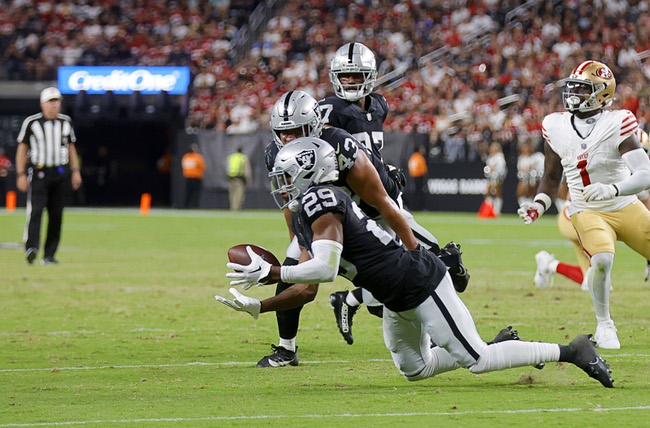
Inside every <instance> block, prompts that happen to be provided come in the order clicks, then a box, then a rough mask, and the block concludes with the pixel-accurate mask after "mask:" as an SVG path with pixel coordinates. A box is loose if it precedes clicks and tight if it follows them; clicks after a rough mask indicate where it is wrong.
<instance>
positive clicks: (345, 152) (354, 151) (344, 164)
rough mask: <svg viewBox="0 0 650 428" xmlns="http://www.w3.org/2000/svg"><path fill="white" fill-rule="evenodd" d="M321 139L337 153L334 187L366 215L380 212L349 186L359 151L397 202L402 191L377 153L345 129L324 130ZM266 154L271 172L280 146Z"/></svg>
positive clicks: (372, 216)
mask: <svg viewBox="0 0 650 428" xmlns="http://www.w3.org/2000/svg"><path fill="white" fill-rule="evenodd" d="M320 138H321V139H322V140H324V141H326V142H327V143H329V144H330V145H331V146H332V147H333V148H334V151H335V152H336V157H337V160H338V167H339V179H338V180H337V181H336V182H335V183H334V185H335V186H338V187H343V188H344V189H345V190H346V192H347V193H348V194H349V195H350V196H352V197H353V198H354V200H355V201H356V202H357V203H358V204H359V206H360V207H361V209H362V210H363V212H364V213H366V214H367V215H368V217H370V218H377V217H378V216H379V212H378V211H377V210H376V209H375V208H373V207H372V206H371V205H368V204H367V203H365V202H363V201H362V200H361V199H360V198H359V197H358V196H357V195H355V194H354V192H352V189H350V187H349V186H348V184H347V181H348V174H349V172H350V170H351V169H352V167H353V166H354V163H355V162H356V160H357V155H358V151H359V150H363V151H364V152H365V153H366V155H367V156H368V159H370V162H372V164H373V166H374V167H375V169H376V170H377V173H378V174H379V179H380V180H381V183H382V184H383V186H384V189H385V190H386V193H387V194H388V196H389V197H390V198H392V199H393V200H394V201H397V198H398V196H399V194H400V190H399V188H398V187H397V184H396V183H395V181H394V180H392V179H391V178H390V177H389V176H388V172H387V171H386V166H385V165H384V163H383V162H382V160H381V158H379V157H378V156H377V155H376V154H375V153H373V152H370V151H369V150H368V149H366V147H364V146H363V145H362V144H361V143H360V142H359V141H357V140H356V139H355V138H354V137H353V136H352V135H350V133H349V132H347V131H345V130H343V129H339V128H335V127H328V128H324V129H323V131H322V133H321V136H320ZM264 152H265V156H264V157H265V159H266V168H267V169H268V170H269V172H270V171H271V170H273V164H274V162H275V157H276V156H277V154H278V152H279V149H278V146H277V145H276V144H275V143H271V144H269V145H268V146H267V147H266V149H265V151H264Z"/></svg>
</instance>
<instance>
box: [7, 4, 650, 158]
mask: <svg viewBox="0 0 650 428" xmlns="http://www.w3.org/2000/svg"><path fill="white" fill-rule="evenodd" d="M0 5H1V6H2V7H0V49H1V51H2V52H3V54H2V59H3V60H2V64H1V66H0V80H9V81H19V80H20V81H51V80H54V79H55V77H56V69H57V67H58V66H59V65H75V64H76V65H107V64H111V65H136V64H137V65H187V66H189V67H190V69H191V74H192V83H191V95H190V97H189V98H188V99H187V101H186V106H185V107H184V110H183V111H184V114H185V128H186V129H187V130H188V132H189V133H190V134H196V133H197V132H200V131H222V132H226V133H228V134H241V133H246V132H254V131H256V130H264V129H265V128H266V127H267V126H268V110H269V108H270V106H271V105H272V104H273V102H274V101H275V100H276V99H277V98H278V96H279V95H280V94H281V93H283V92H285V91H287V90H289V89H294V88H297V87H299V88H301V89H303V90H306V91H308V92H310V93H311V94H312V95H314V96H315V97H316V98H321V97H324V96H326V95H329V94H330V93H331V84H330V82H329V78H328V75H327V72H328V68H329V59H330V56H331V55H332V54H333V52H334V51H335V50H336V48H337V47H339V46H340V45H342V44H344V43H347V42H349V41H359V42H362V43H364V44H365V45H367V46H368V47H370V48H371V49H372V50H373V51H374V52H375V54H376V57H377V61H378V68H379V84H378V87H377V91H379V92H380V93H381V94H383V95H384V96H385V97H386V99H387V100H388V102H389V105H390V107H391V112H390V114H389V117H388V120H387V121H386V123H385V125H384V129H385V131H387V132H402V133H406V134H411V135H414V134H417V135H419V137H418V138H420V140H419V141H422V139H424V140H426V141H427V142H428V144H429V147H430V155H431V156H433V159H434V161H437V162H440V163H455V162H464V161H467V162H480V161H481V160H482V159H485V157H486V153H487V147H488V146H489V144H490V143H491V142H493V141H497V142H499V143H500V144H501V145H502V146H503V152H504V154H505V155H506V157H507V159H509V160H514V158H515V157H516V155H517V152H518V150H517V148H518V147H519V146H520V145H521V144H522V143H523V142H525V141H531V142H532V143H533V145H534V146H535V147H536V148H537V149H538V150H539V149H540V148H541V133H540V126H541V119H542V118H543V117H544V115H546V114H547V113H549V112H550V111H554V110H561V109H562V106H561V98H560V94H559V90H558V89H559V88H558V87H557V86H556V85H557V81H558V80H560V79H561V78H563V77H565V76H567V75H568V74H569V72H570V69H571V68H572V67H573V66H574V65H575V64H578V63H580V62H581V61H583V60H584V59H588V58H596V59H598V60H600V61H602V62H605V63H606V64H608V65H609V66H610V67H611V68H612V70H613V72H614V74H615V76H616V77H617V80H618V81H619V87H618V90H617V101H616V107H625V108H629V109H631V110H632V111H633V112H634V113H635V114H636V116H637V118H638V120H639V123H640V125H641V126H642V127H643V128H647V124H648V122H649V121H650V110H649V109H648V105H649V104H650V103H649V102H648V101H649V95H648V89H647V87H648V84H647V82H648V78H650V62H647V61H646V60H647V58H648V56H650V25H648V24H650V14H649V13H648V11H649V9H650V5H649V2H648V1H647V0H616V1H602V0H597V1H592V2H586V1H576V0H551V1H539V0H530V1H527V2H525V1H517V0H504V1H496V0H458V1H450V2H432V1H424V0H419V1H389V0H373V1H362V0H357V1H354V2H349V1H343V0H308V1H299V0H193V1H189V2H181V1H177V0H173V1H171V0H168V1H161V2H154V1H149V0H121V1H116V0H77V1H72V0H67V1H62V2H56V1H53V0H43V1H38V2H30V1H26V0H13V1H9V0H0ZM136 101H137V100H134V102H136ZM87 102H88V100H83V99H81V100H78V102H77V105H78V106H82V105H84V103H87ZM103 102H105V103H107V104H106V106H105V107H109V106H110V102H109V101H107V100H103ZM133 111H134V112H138V114H140V113H139V110H138V109H137V108H136V107H135V106H134V108H133ZM242 119H243V122H241V121H242ZM234 122H237V123H234Z"/></svg>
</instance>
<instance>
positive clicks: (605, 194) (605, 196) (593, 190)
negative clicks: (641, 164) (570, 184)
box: [582, 183, 618, 202]
mask: <svg viewBox="0 0 650 428" xmlns="http://www.w3.org/2000/svg"><path fill="white" fill-rule="evenodd" d="M617 193H618V189H616V187H615V186H614V185H613V184H603V183H594V184H590V185H588V186H587V187H585V188H584V189H582V197H583V198H584V199H585V201H587V202H591V201H607V200H609V199H613V198H614V197H616V194H617Z"/></svg>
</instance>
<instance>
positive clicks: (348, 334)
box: [330, 291, 359, 345]
mask: <svg viewBox="0 0 650 428" xmlns="http://www.w3.org/2000/svg"><path fill="white" fill-rule="evenodd" d="M347 294H348V292H347V291H337V292H336V293H332V294H330V305H331V306H332V309H334V317H335V318H336V325H337V326H338V328H339V332H340V333H341V335H342V336H343V339H345V341H346V342H347V343H348V345H352V344H353V343H354V338H353V337H352V318H353V317H354V314H356V313H357V309H359V307H358V306H350V305H348V304H347V302H346V301H345V296H347Z"/></svg>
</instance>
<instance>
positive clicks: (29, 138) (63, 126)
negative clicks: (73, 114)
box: [16, 87, 81, 265]
mask: <svg viewBox="0 0 650 428" xmlns="http://www.w3.org/2000/svg"><path fill="white" fill-rule="evenodd" d="M41 110H42V112H41V113H38V114H35V115H32V116H29V117H28V118H27V119H25V121H24V122H23V124H22V126H21V128H20V133H19V134H18V149H17V150H16V175H17V178H16V187H18V190H20V191H21V192H28V193H27V224H26V225H25V236H24V241H25V258H26V259H27V263H29V264H32V263H34V260H35V259H36V256H37V255H38V250H39V247H40V231H41V217H42V216H43V210H44V209H47V214H48V223H47V237H46V238H45V247H44V251H43V259H42V260H41V264H44V265H48V264H57V263H58V261H57V260H56V259H55V258H54V254H55V253H56V250H57V248H58V246H59V240H60V239H61V223H62V220H63V206H64V204H65V200H66V198H67V197H68V194H69V191H70V183H72V189H74V190H77V189H78V188H79V186H81V173H80V172H79V159H78V157H77V149H76V148H75V145H74V143H75V142H76V137H75V134H74V129H73V128H72V120H71V119H70V117H69V116H66V115H64V114H61V92H59V90H58V89H57V88H54V87H50V88H46V89H44V90H43V91H42V92H41Z"/></svg>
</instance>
